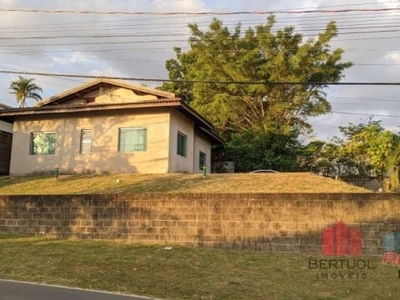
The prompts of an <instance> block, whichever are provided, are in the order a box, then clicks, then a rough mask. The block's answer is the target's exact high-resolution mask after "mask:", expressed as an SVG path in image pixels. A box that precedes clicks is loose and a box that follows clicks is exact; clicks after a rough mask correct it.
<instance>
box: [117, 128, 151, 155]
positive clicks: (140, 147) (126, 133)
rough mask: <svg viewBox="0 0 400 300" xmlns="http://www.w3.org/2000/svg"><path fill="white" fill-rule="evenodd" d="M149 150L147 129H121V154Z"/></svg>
mask: <svg viewBox="0 0 400 300" xmlns="http://www.w3.org/2000/svg"><path fill="white" fill-rule="evenodd" d="M146 149H147V128H144V127H135V128H120V129H119V142H118V151H119V152H137V151H146Z"/></svg>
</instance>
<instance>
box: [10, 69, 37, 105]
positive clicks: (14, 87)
mask: <svg viewBox="0 0 400 300" xmlns="http://www.w3.org/2000/svg"><path fill="white" fill-rule="evenodd" d="M9 89H10V90H11V91H10V94H14V95H15V99H16V100H17V102H18V103H19V105H20V107H21V108H23V107H26V99H34V100H36V101H39V100H42V97H41V96H40V95H39V94H38V92H42V89H41V88H40V87H39V86H37V85H36V83H34V79H33V78H25V77H22V76H19V77H18V79H17V80H14V81H12V82H11V84H10V88H9Z"/></svg>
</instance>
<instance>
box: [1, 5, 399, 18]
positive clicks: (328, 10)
mask: <svg viewBox="0 0 400 300" xmlns="http://www.w3.org/2000/svg"><path fill="white" fill-rule="evenodd" d="M394 11H400V8H397V7H392V8H346V9H305V10H264V11H263V10H260V11H225V12H224V11H202V12H191V11H170V12H162V11H99V10H61V9H59V10H50V9H22V8H0V12H23V13H50V14H97V15H155V16H158V15H170V16H175V15H193V16H204V15H218V16H221V15H222V16H232V15H270V14H313V13H322V14H326V13H328V14H336V13H349V12H394Z"/></svg>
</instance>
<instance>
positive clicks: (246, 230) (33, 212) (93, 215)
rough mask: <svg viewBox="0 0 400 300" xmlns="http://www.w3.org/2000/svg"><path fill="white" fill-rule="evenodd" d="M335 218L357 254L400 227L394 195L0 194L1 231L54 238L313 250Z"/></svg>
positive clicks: (398, 198) (372, 249)
mask: <svg viewBox="0 0 400 300" xmlns="http://www.w3.org/2000/svg"><path fill="white" fill-rule="evenodd" d="M338 221H342V222H344V223H346V224H347V225H349V226H352V227H356V228H358V229H360V230H361V237H362V253H363V254H370V255H378V254H382V252H383V251H382V237H383V236H384V235H385V234H388V233H390V232H392V231H400V195H399V194H393V193H392V194H389V193H388V194H386V193H375V194H374V193H365V194H318V193H314V194H175V195H174V194H142V195H140V194H136V195H122V194H121V195H119V194H118V195H111V194H104V195H46V196H22V195H21V196H0V231H1V232H15V233H23V234H32V235H46V236H52V237H60V238H79V239H118V240H129V241H134V242H141V243H157V244H168V245H169V244H181V245H193V246H209V247H218V248H229V249H253V250H261V251H272V252H290V253H321V247H322V246H321V243H322V232H323V230H324V229H325V228H327V227H328V226H331V225H333V224H335V223H337V222H338Z"/></svg>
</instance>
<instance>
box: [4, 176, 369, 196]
mask: <svg viewBox="0 0 400 300" xmlns="http://www.w3.org/2000/svg"><path fill="white" fill-rule="evenodd" d="M302 192H304V193H314V192H315V193H359V192H361V193H362V192H369V191H368V190H365V189H363V188H360V187H356V186H352V185H349V184H346V183H344V182H341V181H337V180H333V179H330V178H325V177H322V176H317V175H314V174H311V173H276V174H270V173H260V174H209V175H207V177H206V178H203V177H202V175H201V174H159V175H148V174H119V175H62V176H60V177H59V179H58V180H56V179H55V178H54V177H53V176H21V177H9V176H3V177H0V194H3V195H11V194H32V195H33V194H88V193H302Z"/></svg>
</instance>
